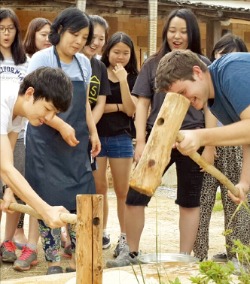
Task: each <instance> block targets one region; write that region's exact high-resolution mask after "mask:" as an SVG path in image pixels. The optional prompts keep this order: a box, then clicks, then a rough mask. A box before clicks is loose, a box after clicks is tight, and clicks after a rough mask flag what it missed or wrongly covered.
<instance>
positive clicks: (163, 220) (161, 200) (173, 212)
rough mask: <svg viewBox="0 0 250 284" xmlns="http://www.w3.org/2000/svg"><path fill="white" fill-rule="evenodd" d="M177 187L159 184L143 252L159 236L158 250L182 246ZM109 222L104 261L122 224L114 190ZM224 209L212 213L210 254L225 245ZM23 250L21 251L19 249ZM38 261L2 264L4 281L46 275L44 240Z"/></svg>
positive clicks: (152, 246)
mask: <svg viewBox="0 0 250 284" xmlns="http://www.w3.org/2000/svg"><path fill="white" fill-rule="evenodd" d="M175 195H176V190H175V188H173V187H172V188H167V187H160V188H158V189H157V192H156V194H155V197H153V198H152V200H151V202H150V204H149V207H148V208H147V209H146V224H145V228H144V231H143V235H142V238H141V242H140V249H141V251H142V253H152V252H155V251H156V237H157V235H158V251H159V252H162V253H167V252H170V253H172V252H173V253H176V252H178V250H179V249H178V248H179V230H178V218H179V215H178V206H177V205H175V203H174V200H175ZM109 205H110V211H109V221H108V224H109V226H108V230H109V233H110V237H111V243H112V245H111V248H110V249H108V250H104V251H103V264H104V268H105V263H106V261H107V259H109V258H112V254H113V250H114V248H115V246H116V243H117V239H118V234H119V226H118V220H117V215H116V197H115V194H114V192H113V191H112V190H110V192H109ZM27 220H28V218H27V216H26V217H25V231H26V232H27ZM4 226H5V218H4V216H3V218H2V223H1V240H2V238H3V233H4ZM223 227H224V225H223V212H216V213H213V216H212V220H211V225H210V250H209V257H212V255H213V254H215V253H217V252H220V251H223V250H224V248H225V245H224V237H223V236H222V232H223ZM18 253H20V251H18ZM38 256H39V264H38V265H37V266H35V267H33V268H32V269H31V270H29V271H26V272H17V271H15V270H13V268H12V265H11V264H5V263H2V264H1V276H0V279H1V280H9V279H16V278H21V277H29V276H38V275H45V274H46V271H47V264H46V262H45V260H44V257H43V251H42V248H41V243H40V242H39V249H38ZM68 263H69V260H68V259H65V258H63V257H62V266H63V268H65V267H67V266H68Z"/></svg>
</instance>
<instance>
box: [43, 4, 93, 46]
mask: <svg viewBox="0 0 250 284" xmlns="http://www.w3.org/2000/svg"><path fill="white" fill-rule="evenodd" d="M87 27H88V28H89V35H88V38H87V42H86V45H89V44H90V43H91V40H92V37H93V24H92V22H91V20H90V18H89V16H88V15H87V14H86V13H84V12H83V11H81V10H80V9H78V8H71V7H70V8H67V9H65V10H63V11H62V12H61V13H60V14H59V15H58V16H57V17H56V19H55V20H54V22H53V23H52V25H51V32H50V34H49V41H50V42H51V44H53V45H57V44H58V43H59V42H60V35H62V34H63V33H64V32H65V31H67V30H68V31H69V32H70V33H76V32H78V31H80V30H81V29H84V28H87Z"/></svg>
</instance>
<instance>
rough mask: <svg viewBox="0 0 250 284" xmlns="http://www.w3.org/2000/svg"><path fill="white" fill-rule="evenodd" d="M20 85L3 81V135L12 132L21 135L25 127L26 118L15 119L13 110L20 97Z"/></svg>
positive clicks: (1, 93)
mask: <svg viewBox="0 0 250 284" xmlns="http://www.w3.org/2000/svg"><path fill="white" fill-rule="evenodd" d="M18 90H19V83H18V82H17V81H16V82H12V83H11V84H10V83H9V82H7V81H1V84H0V97H1V120H0V123H1V133H0V134H1V135H4V134H8V133H10V132H17V133H19V132H20V131H21V130H22V129H23V128H24V126H25V123H26V121H27V119H26V118H24V117H21V116H17V117H15V118H14V119H13V109H14V105H15V103H16V100H17V97H18Z"/></svg>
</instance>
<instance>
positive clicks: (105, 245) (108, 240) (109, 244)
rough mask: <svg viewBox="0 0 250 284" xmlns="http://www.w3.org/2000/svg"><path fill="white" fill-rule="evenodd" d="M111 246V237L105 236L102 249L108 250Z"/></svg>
mask: <svg viewBox="0 0 250 284" xmlns="http://www.w3.org/2000/svg"><path fill="white" fill-rule="evenodd" d="M110 246H111V242H110V236H109V235H104V236H103V237H102V249H108V248H109V247H110Z"/></svg>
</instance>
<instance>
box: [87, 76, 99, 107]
mask: <svg viewBox="0 0 250 284" xmlns="http://www.w3.org/2000/svg"><path fill="white" fill-rule="evenodd" d="M99 92H100V80H99V79H98V78H97V77H96V76H92V77H91V79H90V87H89V102H90V104H91V105H92V104H96V101H97V97H98V94H99Z"/></svg>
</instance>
